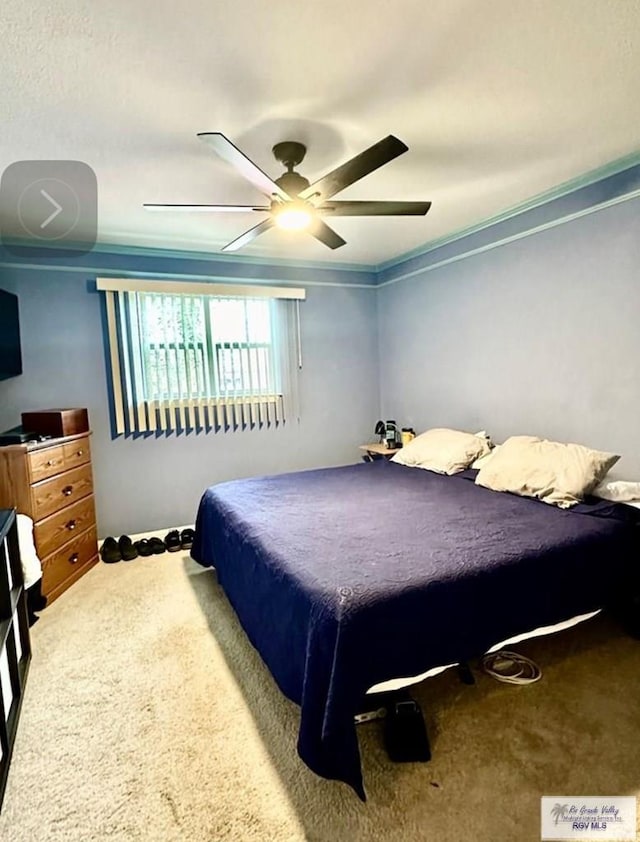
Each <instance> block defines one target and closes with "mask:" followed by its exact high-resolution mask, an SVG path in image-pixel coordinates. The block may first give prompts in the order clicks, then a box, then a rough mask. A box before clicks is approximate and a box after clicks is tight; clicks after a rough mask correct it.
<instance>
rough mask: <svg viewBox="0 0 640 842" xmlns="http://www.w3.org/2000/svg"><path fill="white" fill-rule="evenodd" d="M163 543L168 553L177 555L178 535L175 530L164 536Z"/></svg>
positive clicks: (178, 547) (178, 548)
mask: <svg viewBox="0 0 640 842" xmlns="http://www.w3.org/2000/svg"><path fill="white" fill-rule="evenodd" d="M164 542H165V544H166V545H167V549H168V550H169V552H170V553H177V552H178V550H180V549H181V547H180V533H179V532H178V530H177V529H172V530H171V532H168V533H167V534H166V535H165V536H164Z"/></svg>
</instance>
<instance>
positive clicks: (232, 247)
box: [222, 216, 275, 251]
mask: <svg viewBox="0 0 640 842" xmlns="http://www.w3.org/2000/svg"><path fill="white" fill-rule="evenodd" d="M274 224H275V223H274V220H273V217H271V216H270V217H269V218H268V219H264V220H263V221H262V222H260V223H259V224H258V225H256V226H255V227H254V228H250V229H249V230H248V231H245V232H244V234H241V235H240V236H239V237H238V238H237V239H235V240H232V241H231V242H230V243H227V245H226V246H225V247H224V248H223V249H222V251H238V249H241V248H242V247H243V246H246V245H248V244H249V243H250V242H251V241H252V240H255V238H256V237H259V236H260V234H264V232H265V231H268V230H269V228H273V226H274Z"/></svg>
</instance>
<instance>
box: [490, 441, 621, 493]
mask: <svg viewBox="0 0 640 842" xmlns="http://www.w3.org/2000/svg"><path fill="white" fill-rule="evenodd" d="M619 458H620V457H619V456H615V455H614V454H613V453H602V452H600V451H599V450H590V449H589V448H588V447H583V446H582V445H580V444H561V443H560V442H557V441H546V440H545V439H539V438H535V437H534V436H512V437H511V438H509V439H507V440H506V442H505V443H504V444H503V445H502V446H501V447H500V450H499V451H498V453H496V454H495V455H494V456H492V457H491V459H490V460H489V461H488V463H487V464H486V465H485V466H483V467H482V468H481V469H480V471H479V473H478V476H477V477H476V483H477V484H478V485H482V486H484V487H485V488H491V489H492V490H493V491H511V492H512V493H513V494H520V495H522V496H523V497H537V498H538V499H539V500H543V501H544V502H545V503H551V504H552V505H555V506H560V508H562V509H567V508H569V507H570V506H574V505H575V504H576V503H579V502H580V501H581V500H582V499H583V498H584V496H585V495H586V494H589V492H591V491H592V490H593V489H594V488H595V486H596V485H597V484H598V483H599V482H600V481H601V480H602V478H603V477H604V475H605V474H606V473H607V471H608V470H609V469H610V468H611V467H612V466H613V465H615V463H616V462H617V461H618V459H619Z"/></svg>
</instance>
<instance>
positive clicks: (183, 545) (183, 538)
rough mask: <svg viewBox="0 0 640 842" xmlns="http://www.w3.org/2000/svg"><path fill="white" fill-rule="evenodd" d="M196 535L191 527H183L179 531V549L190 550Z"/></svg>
mask: <svg viewBox="0 0 640 842" xmlns="http://www.w3.org/2000/svg"><path fill="white" fill-rule="evenodd" d="M195 537H196V533H195V532H194V531H193V529H183V530H182V532H181V533H180V549H181V550H190V549H191V547H192V546H193V539H194V538H195Z"/></svg>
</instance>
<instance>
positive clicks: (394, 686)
mask: <svg viewBox="0 0 640 842" xmlns="http://www.w3.org/2000/svg"><path fill="white" fill-rule="evenodd" d="M599 613H600V611H592V612H591V613H590V614H580V615H578V616H577V617H572V618H571V619H570V620H564V621H563V622H562V623H556V624H555V625H554V626H540V627H539V628H537V629H534V630H533V631H530V632H525V633H524V634H518V635H516V636H515V637H510V638H509V639H508V640H503V641H501V642H500V643H496V645H495V646H492V647H491V649H489V652H497V650H498V649H504V648H505V647H506V646H510V645H511V644H512V643H520V642H521V641H523V640H528V639H529V638H531V637H543V636H544V635H546V634H554V633H555V632H559V631H563V630H564V629H569V628H571V626H576V625H577V624H578V623H582V622H583V621H584V620H590V619H591V617H595V616H596V614H599ZM455 666H457V664H447V665H446V666H444V667H433V668H432V669H430V670H427V672H423V673H421V675H414V676H412V677H411V678H391V679H389V681H381V682H380V683H379V684H374V686H373V687H371V688H370V689H369V690H367V693H387V692H389V691H390V690H400V689H401V688H402V687H409V685H411V684H418V683H419V682H420V681H424V679H425V678H431V677H432V676H434V675H438V674H439V673H441V672H444V671H445V670H448V669H451V667H455Z"/></svg>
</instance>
